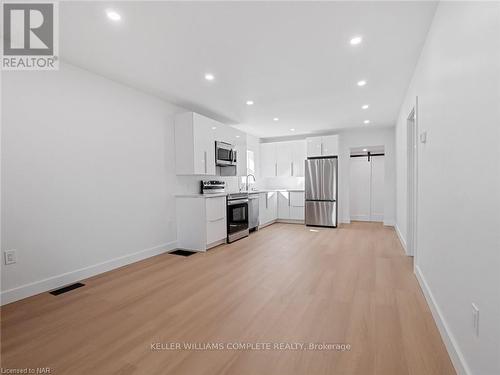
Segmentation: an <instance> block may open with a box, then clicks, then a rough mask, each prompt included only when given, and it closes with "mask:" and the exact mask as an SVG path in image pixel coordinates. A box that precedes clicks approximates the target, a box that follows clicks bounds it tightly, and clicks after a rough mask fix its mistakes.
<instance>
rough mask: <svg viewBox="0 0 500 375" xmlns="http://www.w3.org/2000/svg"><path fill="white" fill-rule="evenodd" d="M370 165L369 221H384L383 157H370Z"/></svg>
mask: <svg viewBox="0 0 500 375" xmlns="http://www.w3.org/2000/svg"><path fill="white" fill-rule="evenodd" d="M370 164H371V169H372V170H371V184H370V186H371V210H370V220H371V221H384V193H385V188H384V179H385V168H384V157H383V156H372V157H371V160H370Z"/></svg>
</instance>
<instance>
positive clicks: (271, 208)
mask: <svg viewBox="0 0 500 375" xmlns="http://www.w3.org/2000/svg"><path fill="white" fill-rule="evenodd" d="M277 218H278V194H277V192H275V191H269V192H265V193H260V194H259V226H263V225H267V224H269V223H272V222H273V221H276V219H277Z"/></svg>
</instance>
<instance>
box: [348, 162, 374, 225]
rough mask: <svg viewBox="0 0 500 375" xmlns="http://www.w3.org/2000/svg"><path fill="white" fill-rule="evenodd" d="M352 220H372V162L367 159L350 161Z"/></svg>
mask: <svg viewBox="0 0 500 375" xmlns="http://www.w3.org/2000/svg"><path fill="white" fill-rule="evenodd" d="M350 162H351V165H350V174H351V176H350V208H351V220H361V221H369V220H370V162H368V158H367V157H356V158H351V160H350Z"/></svg>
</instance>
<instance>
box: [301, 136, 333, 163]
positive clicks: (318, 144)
mask: <svg viewBox="0 0 500 375" xmlns="http://www.w3.org/2000/svg"><path fill="white" fill-rule="evenodd" d="M306 142H307V157H308V158H312V157H319V156H337V155H338V154H339V136H338V135H327V136H322V137H309V138H307V139H306Z"/></svg>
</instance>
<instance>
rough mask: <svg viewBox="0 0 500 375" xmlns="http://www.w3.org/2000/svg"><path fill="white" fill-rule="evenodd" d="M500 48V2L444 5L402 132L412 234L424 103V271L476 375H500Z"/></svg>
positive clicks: (449, 334)
mask: <svg viewBox="0 0 500 375" xmlns="http://www.w3.org/2000/svg"><path fill="white" fill-rule="evenodd" d="M499 46H500V3H498V2H497V3H494V2H491V3H486V2H484V3H480V2H443V3H440V5H439V6H438V8H437V11H436V15H435V18H434V21H433V23H432V26H431V28H430V31H429V35H428V37H427V41H426V43H425V46H424V48H423V51H422V54H421V57H420V60H419V62H418V65H417V67H416V70H415V73H414V77H413V81H412V83H411V85H410V88H409V90H408V93H407V96H406V98H405V100H404V103H403V105H402V107H401V113H400V115H399V120H398V123H397V130H396V150H397V207H398V209H397V225H398V227H399V229H400V231H401V232H402V235H403V236H406V231H407V229H406V215H407V202H406V199H407V197H406V152H407V150H406V118H407V116H408V114H409V113H410V110H411V107H412V106H413V103H414V101H415V97H416V96H418V127H419V132H423V131H426V132H427V143H426V144H422V143H419V145H418V153H419V155H418V175H419V186H418V205H417V210H418V232H417V254H416V260H415V263H416V273H417V277H419V280H420V282H421V285H422V287H423V289H424V292H425V293H426V296H427V297H428V300H429V301H430V305H431V308H432V309H433V314H434V316H435V319H436V321H437V323H438V327H439V328H440V331H441V333H442V336H443V338H444V341H445V343H446V345H447V347H448V350H449V352H450V354H451V357H452V360H453V361H454V363H455V365H456V368H457V369H458V371H459V372H460V373H469V374H477V375H493V374H500V362H499V361H500V360H499V358H500V356H499V354H500V162H499V160H500V146H499V144H500V48H499ZM471 303H475V304H476V305H477V306H478V307H479V310H480V335H479V337H478V338H477V337H475V336H474V333H473V329H472V323H471V322H472V313H471V311H472V308H471Z"/></svg>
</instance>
